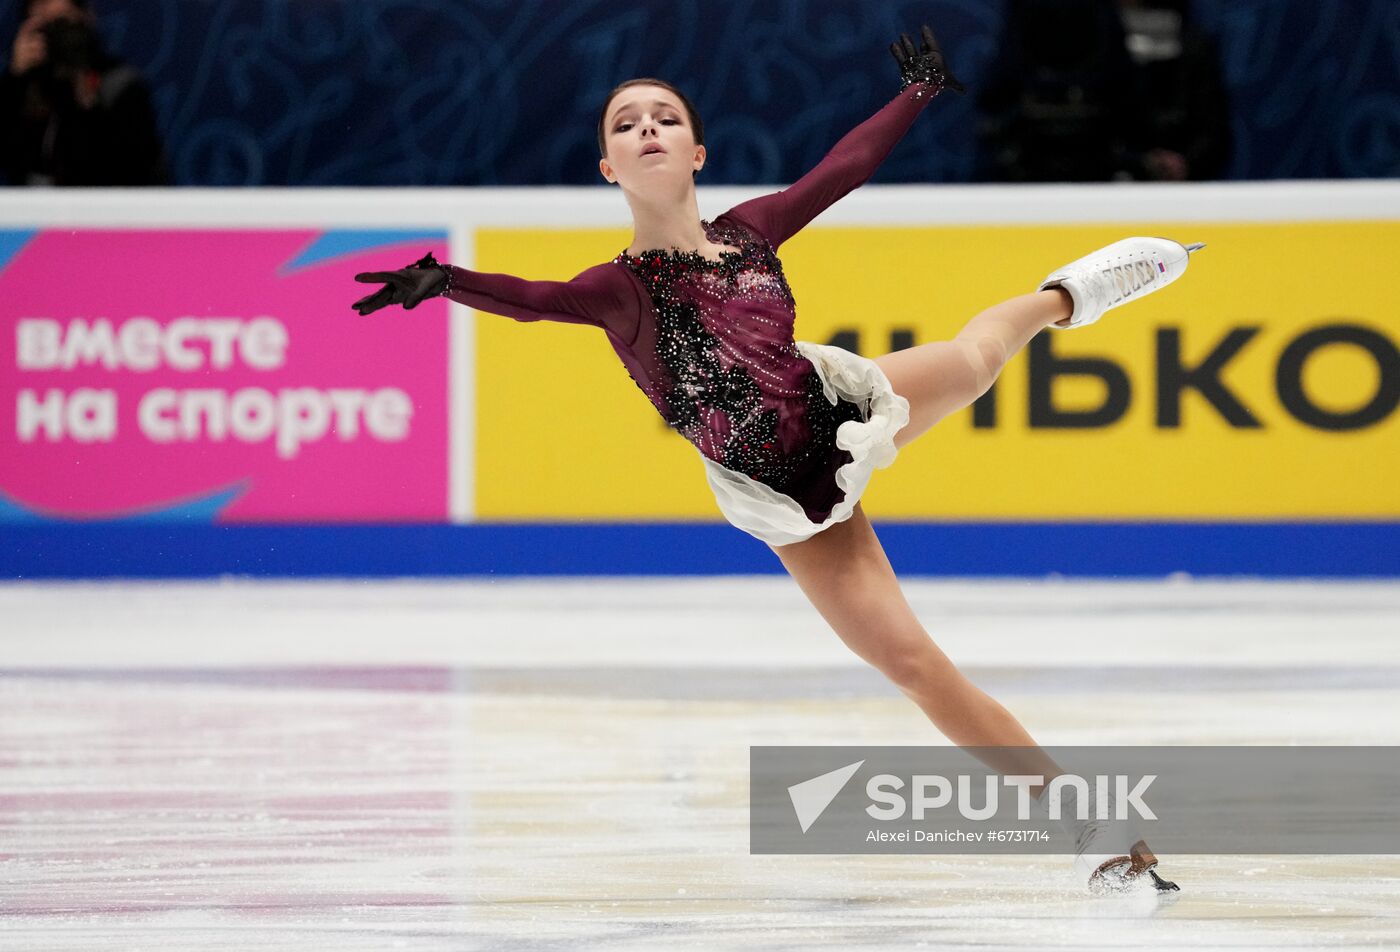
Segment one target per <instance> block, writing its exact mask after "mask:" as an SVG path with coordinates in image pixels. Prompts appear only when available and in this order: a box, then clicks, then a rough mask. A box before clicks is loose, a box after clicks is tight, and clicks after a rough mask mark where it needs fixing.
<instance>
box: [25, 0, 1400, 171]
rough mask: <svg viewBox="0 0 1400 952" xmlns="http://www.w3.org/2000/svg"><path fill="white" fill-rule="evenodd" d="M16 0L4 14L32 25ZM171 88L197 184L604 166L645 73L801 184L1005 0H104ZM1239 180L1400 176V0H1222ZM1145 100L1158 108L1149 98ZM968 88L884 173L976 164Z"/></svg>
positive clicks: (161, 92)
mask: <svg viewBox="0 0 1400 952" xmlns="http://www.w3.org/2000/svg"><path fill="white" fill-rule="evenodd" d="M16 6H17V4H7V5H5V11H4V12H3V13H0V36H4V37H6V38H7V40H6V46H7V49H6V50H5V53H4V55H6V56H8V38H9V37H12V36H13V34H14V27H15V19H16V11H15V7H16ZM96 7H97V10H98V12H99V13H100V15H101V18H102V24H103V33H104V35H105V36H106V37H107V39H108V41H109V45H110V46H111V47H112V48H113V49H114V50H115V51H117V52H118V53H120V54H121V55H123V56H124V57H126V58H128V59H130V60H131V61H132V62H134V63H135V64H137V65H138V66H140V67H141V68H142V69H143V70H145V72H146V74H147V76H148V77H149V79H150V80H151V82H152V85H153V87H154V90H155V100H156V108H157V111H158V116H159V122H160V126H161V128H162V129H163V130H164V132H165V136H166V142H167V146H168V150H169V158H170V166H171V170H172V174H173V176H174V179H175V181H176V182H177V183H178V184H184V185H543V184H590V183H601V179H599V177H598V175H597V169H596V162H597V152H596V148H595V146H594V123H595V122H596V115H597V109H598V107H599V105H600V103H601V99H602V96H603V95H604V93H605V92H606V91H607V90H608V89H609V88H610V87H611V86H612V85H614V84H615V83H616V82H617V81H619V80H621V79H625V78H629V77H632V76H636V75H657V76H661V77H664V78H668V79H670V80H671V81H673V82H675V83H676V84H677V85H679V86H681V87H682V88H683V89H686V90H687V91H688V92H689V93H690V95H691V97H692V98H693V99H694V100H695V101H696V103H697V105H698V106H699V108H700V110H701V113H702V115H703V116H704V118H705V122H706V131H707V139H708V145H709V147H710V161H709V164H708V165H707V167H706V170H705V172H704V173H703V174H702V176H701V179H700V181H701V184H741V183H742V184H747V183H775V182H788V181H792V180H793V179H795V178H797V177H798V176H799V175H800V174H802V172H804V171H805V170H806V169H807V168H809V167H810V166H811V165H812V164H813V163H815V162H816V161H817V160H818V159H819V158H820V157H821V156H822V154H823V153H824V152H825V151H826V149H827V148H828V147H830V146H831V144H832V143H833V142H835V141H836V139H838V138H839V137H840V136H841V135H842V134H843V133H844V132H845V131H846V130H847V129H849V128H850V127H851V126H853V125H855V124H856V123H857V122H859V121H860V120H862V119H864V118H865V117H866V116H868V115H869V114H870V113H871V112H872V111H874V109H875V108H876V107H878V106H879V105H880V104H882V103H883V102H884V101H886V99H888V97H889V96H891V95H892V94H893V92H894V91H895V88H896V70H895V67H894V63H893V60H892V59H891V57H890V55H889V53H888V45H889V43H890V41H891V40H892V39H893V38H894V37H895V36H896V35H898V33H899V32H900V30H909V31H911V32H913V31H914V30H915V29H916V28H917V25H918V24H919V23H920V22H921V21H924V20H927V21H929V22H932V23H933V24H934V25H935V27H936V29H937V30H938V33H939V37H940V40H941V41H942V43H943V46H944V48H945V49H946V50H947V51H948V54H949V58H950V61H951V62H952V63H953V64H954V66H955V67H956V68H957V71H958V73H959V74H960V76H961V78H962V79H963V80H964V81H965V82H967V83H968V84H969V85H970V86H975V85H976V84H977V82H978V79H979V77H980V76H981V75H982V74H983V73H984V72H985V70H986V68H987V65H988V63H989V60H990V57H991V56H992V55H993V53H994V51H995V49H996V43H997V34H998V29H999V24H1000V19H1001V11H1000V4H999V3H996V2H989V0H922V2H912V0H861V2H859V3H857V2H853V0H781V2H767V3H758V2H751V0H722V2H721V0H640V2H638V0H633V2H629V3H625V4H618V3H616V2H614V0H567V2H561V0H469V2H458V0H393V2H389V0H96ZM1196 16H1197V22H1198V23H1199V24H1200V25H1201V26H1203V27H1204V28H1206V29H1207V30H1208V31H1209V32H1210V33H1211V34H1213V35H1214V36H1215V37H1217V39H1218V41H1219V43H1220V45H1221V49H1222V52H1223V57H1224V67H1225V74H1226V82H1227V85H1228V87H1229V90H1230V95H1231V106H1232V112H1233V116H1234V120H1233V125H1234V130H1235V153H1234V158H1233V161H1232V164H1231V166H1230V169H1229V177H1231V178H1250V179H1253V178H1315V177H1386V176H1396V175H1400V2H1397V0H1214V2H1203V0H1198V2H1197V3H1196ZM1143 108H1145V109H1146V108H1151V103H1144V104H1143ZM974 120H975V114H974V108H973V101H972V97H971V96H969V97H966V98H958V97H955V96H952V95H948V96H947V97H943V98H941V99H940V101H939V102H937V103H935V105H934V108H932V109H930V110H929V112H928V113H926V114H925V116H924V117H922V118H921V119H920V121H919V122H918V123H917V124H916V126H915V127H914V129H913V130H912V131H911V133H910V134H909V136H908V138H907V139H906V141H905V142H904V143H902V144H901V146H900V147H899V148H898V149H897V150H896V151H895V153H894V155H893V156H892V157H891V158H890V160H889V161H888V162H887V163H886V165H885V166H884V167H883V168H881V170H880V172H879V173H878V174H877V175H876V178H875V181H883V182H912V181H946V182H958V181H967V180H968V179H969V178H971V176H972V175H973V169H974V160H975V147H976V142H975V137H974V129H975V126H974Z"/></svg>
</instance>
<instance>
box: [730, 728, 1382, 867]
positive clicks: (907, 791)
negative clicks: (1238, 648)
mask: <svg viewBox="0 0 1400 952" xmlns="http://www.w3.org/2000/svg"><path fill="white" fill-rule="evenodd" d="M749 750H750V753H749V770H750V773H749V776H750V784H749V816H750V821H749V848H750V850H751V851H752V852H754V853H792V854H797V853H805V854H813V855H816V854H836V853H891V852H895V853H987V854H1013V853H1027V854H1029V853H1061V854H1066V853H1068V854H1073V853H1074V852H1075V851H1076V849H1077V848H1078V847H1077V844H1078V842H1079V839H1080V838H1079V837H1078V836H1077V835H1076V830H1080V829H1083V828H1084V824H1086V823H1091V824H1095V825H1102V827H1103V831H1104V832H1105V833H1108V834H1111V835H1115V836H1116V835H1119V834H1121V835H1122V836H1123V837H1129V836H1136V837H1141V838H1143V839H1145V840H1147V842H1150V843H1151V844H1152V849H1153V851H1154V852H1156V853H1157V854H1159V855H1161V854H1163V853H1174V852H1175V853H1203V854H1211V855H1227V854H1229V855H1233V854H1237V853H1268V854H1281V853H1297V854H1303V853H1312V854H1322V853H1329V854H1330V853H1355V854H1366V855H1372V854H1391V853H1400V797H1396V796H1395V791H1396V790H1400V747H1306V748H1304V747H1296V746H1290V747H1203V746H1189V747H1052V748H1024V747H986V748H959V747H954V746H950V745H943V746H935V747H751V748H750V749H749ZM994 764H995V765H1000V766H1001V768H1002V769H997V768H996V767H993V766H992V765H994ZM1042 764H1044V765H1045V766H1044V767H1042ZM833 768H835V769H833ZM1055 768H1058V769H1055ZM1039 774H1043V776H1039ZM872 831H873V835H872Z"/></svg>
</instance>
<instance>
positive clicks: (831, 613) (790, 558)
mask: <svg viewBox="0 0 1400 952" xmlns="http://www.w3.org/2000/svg"><path fill="white" fill-rule="evenodd" d="M772 549H773V551H774V552H775V553H777V555H778V558H779V559H781V560H782V563H783V565H784V567H785V568H787V570H788V572H789V573H791V575H792V577H793V578H794V579H795V580H796V581H797V584H798V586H799V587H800V588H801V589H802V591H803V592H804V593H805V594H806V595H807V597H808V599H810V600H811V602H812V604H813V605H814V606H815V607H816V609H817V611H818V612H820V613H821V615H822V617H823V618H825V619H826V621H827V623H828V624H830V625H831V627H832V628H833V629H835V631H836V634H837V635H839V636H840V637H841V640H842V641H844V642H845V643H846V645H847V647H849V648H850V649H851V650H852V651H854V652H855V653H856V654H857V655H859V656H860V657H861V658H863V659H864V660H865V661H867V662H869V663H870V664H871V665H873V666H874V667H875V668H876V669H878V670H879V671H880V672H881V673H883V674H884V675H885V676H886V677H888V678H889V679H890V680H891V681H893V682H894V684H895V685H896V686H897V687H898V688H899V689H900V690H901V691H903V692H904V694H905V695H906V696H907V697H908V698H909V699H910V700H912V701H913V702H914V703H915V704H917V705H919V707H920V708H921V709H922V710H923V712H924V713H925V714H927V715H928V717H929V719H930V720H932V721H933V723H934V725H935V726H936V727H937V728H938V729H939V730H940V731H941V732H942V733H943V735H944V736H945V737H947V738H948V739H949V740H950V741H952V742H953V743H954V744H956V745H958V746H959V747H1009V748H1024V749H1022V750H1006V751H997V752H993V753H991V754H990V757H989V758H988V757H984V758H983V759H984V760H985V762H986V763H987V765H988V766H989V767H991V768H992V769H994V770H996V771H998V772H1000V773H1007V774H1039V775H1041V776H1043V777H1044V778H1045V781H1046V782H1047V783H1048V782H1049V781H1050V780H1051V779H1052V778H1054V777H1057V776H1059V775H1060V774H1061V773H1063V771H1062V770H1061V769H1060V768H1059V767H1058V766H1057V765H1056V764H1055V762H1054V761H1053V760H1051V759H1050V757H1049V756H1048V755H1047V754H1046V753H1045V752H1044V751H1042V750H1041V749H1040V748H1039V747H1038V746H1037V745H1036V743H1035V741H1034V740H1033V739H1032V738H1031V736H1030V734H1028V733H1026V729H1025V728H1024V727H1022V726H1021V723H1020V722H1019V721H1017V720H1016V718H1015V717H1013V716H1012V715H1011V713H1010V712H1009V711H1007V710H1006V708H1004V707H1002V706H1001V705H1000V704H998V703H997V702H996V701H995V700H993V699H992V698H991V697H990V696H989V695H987V693H986V692H984V691H983V690H982V689H981V688H979V687H977V685H975V684H973V683H972V682H971V681H969V680H968V679H967V678H966V677H965V676H964V675H963V674H962V672H960V671H959V670H958V669H957V668H956V667H954V665H953V662H952V661H950V660H949V659H948V656H947V655H945V654H944V653H943V652H942V650H940V649H939V647H938V646H937V645H936V644H934V643H933V639H932V638H930V637H929V634H928V632H927V631H925V630H924V627H923V625H921V624H920V623H919V619H918V618H917V617H915V615H914V611H913V609H912V608H910V606H909V603H908V602H907V601H906V600H905V598H904V593H903V592H902V591H900V588H899V581H898V580H897V579H896V578H895V574H894V569H893V568H892V567H891V566H890V562H889V559H888V558H887V557H886V556H885V550H884V547H883V546H881V545H880V540H879V539H878V538H876V536H875V530H874V529H873V528H872V527H871V525H870V520H869V519H868V518H866V515H865V511H864V510H863V509H862V508H861V506H860V504H859V503H857V504H856V508H855V512H854V513H853V514H852V515H851V518H849V519H847V520H846V521H845V522H840V523H837V524H836V525H834V526H831V527H830V528H827V529H824V530H823V531H821V532H819V533H817V534H816V535H815V536H813V537H812V538H810V539H807V540H806V541H804V542H797V543H794V544H792V545H784V546H773V547H772ZM994 761H995V762H994ZM1043 786H1044V784H1039V785H1036V786H1033V787H1032V788H1031V792H1032V794H1033V795H1035V796H1039V795H1040V791H1041V789H1042V788H1043Z"/></svg>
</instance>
